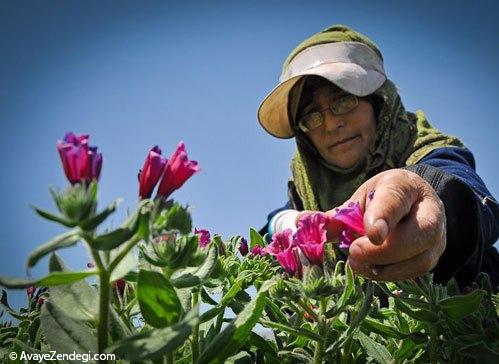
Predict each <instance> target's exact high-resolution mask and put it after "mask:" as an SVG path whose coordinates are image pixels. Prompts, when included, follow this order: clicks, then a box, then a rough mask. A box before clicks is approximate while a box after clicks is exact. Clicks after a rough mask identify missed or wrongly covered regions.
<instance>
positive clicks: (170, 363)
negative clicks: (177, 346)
mask: <svg viewBox="0 0 499 364" xmlns="http://www.w3.org/2000/svg"><path fill="white" fill-rule="evenodd" d="M174 362H175V357H174V355H173V351H170V352H169V353H167V354H166V364H173V363H174Z"/></svg>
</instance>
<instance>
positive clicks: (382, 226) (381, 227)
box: [374, 219, 388, 241]
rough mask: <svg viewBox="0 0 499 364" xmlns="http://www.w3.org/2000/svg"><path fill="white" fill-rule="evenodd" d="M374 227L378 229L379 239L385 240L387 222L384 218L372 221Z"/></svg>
mask: <svg viewBox="0 0 499 364" xmlns="http://www.w3.org/2000/svg"><path fill="white" fill-rule="evenodd" d="M374 227H375V228H376V229H377V230H378V232H379V236H380V238H381V241H383V240H385V238H386V236H387V235H388V224H387V223H386V221H385V220H384V219H378V220H376V222H375V223H374Z"/></svg>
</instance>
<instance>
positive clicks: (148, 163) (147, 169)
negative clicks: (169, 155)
mask: <svg viewBox="0 0 499 364" xmlns="http://www.w3.org/2000/svg"><path fill="white" fill-rule="evenodd" d="M165 165H166V158H165V157H163V156H162V155H161V149H159V147H158V146H157V145H155V146H154V147H153V148H152V149H151V150H150V151H149V153H148V154H147V157H146V160H145V162H144V166H143V167H142V170H141V171H140V177H139V196H140V198H149V197H151V194H152V191H153V190H154V187H155V186H156V184H157V183H158V181H159V179H160V178H161V175H162V174H163V171H164V170H165Z"/></svg>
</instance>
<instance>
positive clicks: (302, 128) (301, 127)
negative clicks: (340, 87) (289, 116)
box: [298, 94, 359, 133]
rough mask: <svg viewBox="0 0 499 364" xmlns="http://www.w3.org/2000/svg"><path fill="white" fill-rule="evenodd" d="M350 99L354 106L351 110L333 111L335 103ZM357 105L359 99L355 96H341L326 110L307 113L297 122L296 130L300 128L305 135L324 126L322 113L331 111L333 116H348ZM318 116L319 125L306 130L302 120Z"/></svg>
mask: <svg viewBox="0 0 499 364" xmlns="http://www.w3.org/2000/svg"><path fill="white" fill-rule="evenodd" d="M347 97H348V98H352V99H353V100H355V105H354V106H352V108H350V109H349V110H348V111H345V112H338V111H336V110H335V108H334V107H335V106H336V105H337V102H338V101H340V100H343V99H345V98H347ZM358 105H359V98H358V97H357V96H355V95H352V94H345V95H342V96H341V97H339V98H337V99H336V100H334V101H333V102H332V103H331V105H329V106H328V107H327V108H325V109H324V110H320V111H314V112H312V113H309V114H307V115H305V116H303V117H302V118H301V119H300V120H299V121H298V128H300V130H301V131H303V132H304V133H307V132H309V131H310V130H314V129H317V128H318V127H320V126H321V125H322V124H324V113H325V112H326V111H328V110H329V111H331V113H333V115H345V114H348V113H349V112H351V111H352V110H354V109H355V108H356V107H357V106H358ZM316 113H318V114H320V115H321V118H322V121H321V123H320V124H318V125H317V126H316V127H314V128H311V129H310V128H308V127H307V126H306V125H305V123H304V121H303V119H305V118H306V117H307V116H310V115H312V114H316Z"/></svg>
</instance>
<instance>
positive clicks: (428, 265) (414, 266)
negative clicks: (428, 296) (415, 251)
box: [348, 244, 445, 281]
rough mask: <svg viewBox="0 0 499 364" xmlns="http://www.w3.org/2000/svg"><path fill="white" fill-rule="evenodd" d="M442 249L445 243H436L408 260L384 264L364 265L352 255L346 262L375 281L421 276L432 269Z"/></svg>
mask: <svg viewBox="0 0 499 364" xmlns="http://www.w3.org/2000/svg"><path fill="white" fill-rule="evenodd" d="M442 245H443V246H442ZM444 249H445V244H437V245H434V246H432V247H431V248H430V249H428V250H426V251H424V252H423V253H421V254H419V255H416V256H415V257H412V258H410V259H408V260H404V261H401V262H398V263H395V264H389V265H384V266H373V265H366V264H365V263H363V262H359V261H358V260H356V259H354V258H353V257H349V258H348V264H349V265H350V267H352V270H353V271H354V272H355V273H357V274H359V275H361V276H364V277H367V278H370V279H373V280H376V281H400V280H404V279H410V278H415V277H418V276H421V275H423V274H425V273H426V272H429V271H430V270H432V269H433V268H434V267H435V265H436V264H437V262H438V259H439V258H440V256H441V255H442V253H443V250H444Z"/></svg>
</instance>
